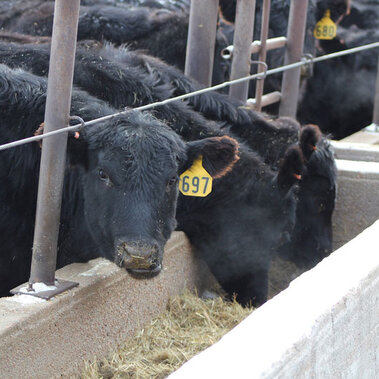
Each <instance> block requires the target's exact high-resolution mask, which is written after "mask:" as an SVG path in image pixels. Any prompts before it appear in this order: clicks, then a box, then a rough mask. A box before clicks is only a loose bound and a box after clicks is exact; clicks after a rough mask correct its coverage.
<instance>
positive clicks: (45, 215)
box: [29, 0, 80, 285]
mask: <svg viewBox="0 0 379 379" xmlns="http://www.w3.org/2000/svg"><path fill="white" fill-rule="evenodd" d="M79 7H80V0H56V1H55V10H54V24H53V34H52V42H51V56H50V69H49V79H48V87H47V99H46V110H45V124H44V131H45V132H50V131H52V130H56V129H60V128H62V127H65V126H67V125H68V122H69V113H70V104H71V91H72V80H73V72H74V61H75V48H76V37H77V28H78V19H79ZM66 146H67V134H66V133H64V134H60V135H58V136H54V137H49V138H46V139H45V140H44V141H43V145H42V155H41V168H40V176H39V185H38V200H37V213H36V226H35V230H34V243H33V257H32V266H31V274H30V280H29V282H30V283H36V282H43V283H45V284H49V285H51V284H54V276H55V268H56V259H57V243H58V232H59V219H60V210H61V201H62V188H63V179H64V169H65V161H66Z"/></svg>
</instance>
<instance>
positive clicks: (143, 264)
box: [115, 242, 162, 277]
mask: <svg viewBox="0 0 379 379" xmlns="http://www.w3.org/2000/svg"><path fill="white" fill-rule="evenodd" d="M116 251H117V254H116V260H115V261H116V264H117V265H118V266H120V267H124V268H126V269H127V270H128V272H129V273H130V274H132V275H133V276H135V277H151V276H155V275H157V274H159V272H160V271H161V269H162V263H161V254H160V249H159V246H158V245H157V244H149V243H144V242H121V243H120V244H119V245H118V246H117V248H116Z"/></svg>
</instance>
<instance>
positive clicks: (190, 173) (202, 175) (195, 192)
mask: <svg viewBox="0 0 379 379" xmlns="http://www.w3.org/2000/svg"><path fill="white" fill-rule="evenodd" d="M179 191H180V192H181V193H182V194H183V195H185V196H197V197H205V196H207V195H209V194H210V193H211V192H212V177H211V176H210V175H209V174H208V172H207V171H206V170H205V169H204V167H203V157H202V156H200V157H199V158H197V159H196V160H195V161H194V162H193V164H192V166H191V167H190V168H189V169H188V170H187V171H184V172H183V174H182V175H180V182H179Z"/></svg>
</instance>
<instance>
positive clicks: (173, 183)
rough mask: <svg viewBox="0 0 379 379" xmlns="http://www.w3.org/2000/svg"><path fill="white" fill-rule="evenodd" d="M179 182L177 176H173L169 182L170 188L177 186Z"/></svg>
mask: <svg viewBox="0 0 379 379" xmlns="http://www.w3.org/2000/svg"><path fill="white" fill-rule="evenodd" d="M177 181H178V177H177V176H176V175H175V176H173V177H172V178H171V179H170V180H169V181H168V183H167V185H169V186H173V185H175V184H176V183H177Z"/></svg>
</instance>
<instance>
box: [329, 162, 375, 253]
mask: <svg viewBox="0 0 379 379" xmlns="http://www.w3.org/2000/svg"><path fill="white" fill-rule="evenodd" d="M336 164H337V169H338V176H337V199H336V207H335V210H334V214H333V247H334V250H335V249H337V248H339V247H341V246H343V245H344V244H345V243H347V242H348V241H350V240H351V239H353V238H354V237H356V236H357V235H358V234H359V233H361V232H362V231H363V230H365V229H366V228H367V227H368V226H369V225H371V224H373V223H374V222H375V220H377V219H379V162H365V161H358V160H353V161H348V160H338V159H337V160H336Z"/></svg>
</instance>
